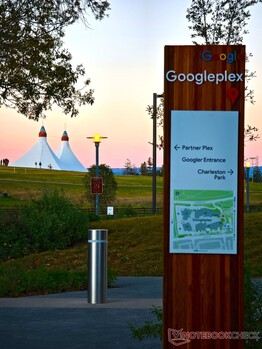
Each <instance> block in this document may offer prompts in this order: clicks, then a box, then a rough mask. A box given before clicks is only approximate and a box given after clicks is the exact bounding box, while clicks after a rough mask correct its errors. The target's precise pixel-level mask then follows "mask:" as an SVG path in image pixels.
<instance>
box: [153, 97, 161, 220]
mask: <svg viewBox="0 0 262 349" xmlns="http://www.w3.org/2000/svg"><path fill="white" fill-rule="evenodd" d="M157 98H163V94H161V95H158V94H157V93H153V115H152V119H153V167H152V213H153V214H155V213H156V150H157Z"/></svg>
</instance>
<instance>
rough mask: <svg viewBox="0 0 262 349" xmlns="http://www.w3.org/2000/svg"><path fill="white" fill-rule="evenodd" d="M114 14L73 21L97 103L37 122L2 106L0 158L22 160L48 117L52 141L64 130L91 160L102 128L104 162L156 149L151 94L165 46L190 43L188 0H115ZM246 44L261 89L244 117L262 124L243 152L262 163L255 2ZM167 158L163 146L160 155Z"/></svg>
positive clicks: (261, 10) (77, 58) (69, 34)
mask: <svg viewBox="0 0 262 349" xmlns="http://www.w3.org/2000/svg"><path fill="white" fill-rule="evenodd" d="M110 3H111V11H110V16H109V17H108V18H106V19H104V20H103V21H101V22H96V21H95V20H94V19H93V18H92V16H91V15H90V20H89V24H90V25H89V26H90V28H89V29H88V28H85V27H84V25H83V24H81V23H79V24H75V25H73V26H72V27H70V28H68V29H67V31H66V36H65V40H64V41H65V47H67V48H68V49H69V50H70V51H71V53H72V54H73V62H74V64H80V63H82V64H83V65H84V67H85V68H86V77H88V78H90V79H91V85H90V88H93V89H94V90H95V103H94V105H93V106H84V107H81V109H80V114H79V115H78V116H77V117H76V118H73V119H71V118H70V117H68V116H65V115H63V113H62V111H61V110H60V109H59V108H55V107H54V108H53V110H52V111H50V112H48V113H47V118H46V119H45V120H40V121H39V122H35V121H31V120H28V119H26V118H25V117H24V116H22V115H19V114H18V113H17V112H16V111H15V110H12V109H6V108H5V107H2V108H1V109H0V123H1V137H0V158H8V159H9V160H10V162H13V161H15V160H17V159H18V158H19V157H20V156H22V155H23V154H24V153H25V152H26V151H28V150H29V149H30V148H31V147H32V146H33V145H34V144H35V142H36V141H37V139H38V132H39V129H40V127H41V125H42V123H43V125H44V126H45V128H46V131H47V140H48V143H49V145H50V146H51V147H52V149H53V150H54V151H56V150H57V149H58V148H59V145H60V139H61V136H62V133H63V131H64V129H66V130H67V132H68V135H69V139H70V145H71V148H72V149H73V151H74V152H75V154H76V155H77V157H78V158H79V160H80V161H81V162H82V163H83V164H84V165H85V166H87V167H89V166H90V165H92V164H94V162H95V147H94V144H93V143H92V141H91V140H88V139H86V137H87V136H93V135H94V134H95V133H97V132H98V133H99V134H100V135H101V136H106V137H108V138H107V139H104V140H102V142H101V145H100V163H105V164H107V165H109V166H110V167H123V166H124V164H125V161H126V159H130V161H131V163H132V164H134V165H136V166H137V167H140V165H141V163H142V162H144V161H146V160H147V159H148V158H149V157H150V156H152V145H151V144H150V143H149V142H151V141H152V120H151V119H150V117H149V116H148V115H147V113H146V107H147V105H148V104H152V94H153V93H154V92H157V93H162V92H163V82H164V72H163V63H164V62H163V61H164V46H165V45H190V44H192V42H191V38H190V32H189V29H188V22H187V20H186V18H185V16H186V8H187V7H189V6H190V3H191V1H190V0H163V1H161V2H160V1H158V0H132V1H131V0H111V1H110ZM251 13H252V16H251V19H250V22H249V25H248V29H249V32H250V33H249V34H248V35H246V37H245V40H244V44H245V45H246V46H247V48H246V50H247V52H252V53H253V58H252V59H251V61H250V63H249V65H248V69H250V70H252V71H256V76H257V77H256V78H255V79H253V80H252V81H251V82H250V84H249V85H250V88H252V89H254V90H255V100H256V103H255V105H251V104H250V103H247V104H246V116H245V117H246V124H250V125H252V126H256V127H258V128H259V130H260V134H261V138H260V139H259V140H258V141H256V142H252V143H249V144H247V145H246V147H245V153H246V154H245V156H246V158H249V157H258V159H259V164H260V165H262V118H261V114H262V113H261V112H262V100H261V76H262V59H261V58H262V48H261V45H260V42H261V37H262V29H261V18H262V5H261V4H258V5H256V6H254V8H253V9H252V11H251ZM157 157H158V160H157V163H158V166H161V165H162V163H163V157H162V151H158V154H157Z"/></svg>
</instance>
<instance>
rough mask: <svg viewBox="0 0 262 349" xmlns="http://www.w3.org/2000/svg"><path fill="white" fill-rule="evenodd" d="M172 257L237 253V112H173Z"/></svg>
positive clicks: (171, 174)
mask: <svg viewBox="0 0 262 349" xmlns="http://www.w3.org/2000/svg"><path fill="white" fill-rule="evenodd" d="M170 171H171V173H170V190H171V192H170V252H171V253H210V254H236V253H237V214H236V213H237V179H238V112H237V111H172V112H171V159H170Z"/></svg>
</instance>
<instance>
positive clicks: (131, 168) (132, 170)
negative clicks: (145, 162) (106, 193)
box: [123, 159, 137, 175]
mask: <svg viewBox="0 0 262 349" xmlns="http://www.w3.org/2000/svg"><path fill="white" fill-rule="evenodd" d="M123 174H124V175H136V174H137V168H136V166H135V165H134V164H133V165H132V163H131V161H130V160H129V159H126V162H125V169H124V171H123Z"/></svg>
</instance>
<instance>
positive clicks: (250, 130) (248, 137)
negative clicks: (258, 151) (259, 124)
mask: <svg viewBox="0 0 262 349" xmlns="http://www.w3.org/2000/svg"><path fill="white" fill-rule="evenodd" d="M256 132H258V128H256V127H252V126H250V125H247V127H246V128H245V131H244V137H245V142H248V141H256V140H257V139H258V138H260V137H259V135H258V134H257V133H256Z"/></svg>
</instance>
